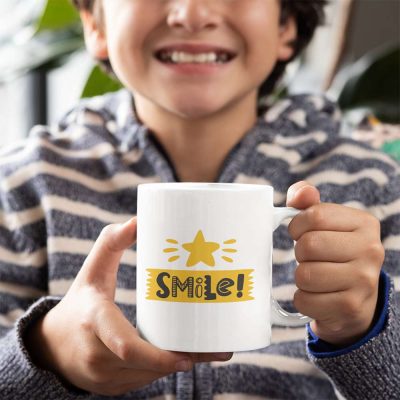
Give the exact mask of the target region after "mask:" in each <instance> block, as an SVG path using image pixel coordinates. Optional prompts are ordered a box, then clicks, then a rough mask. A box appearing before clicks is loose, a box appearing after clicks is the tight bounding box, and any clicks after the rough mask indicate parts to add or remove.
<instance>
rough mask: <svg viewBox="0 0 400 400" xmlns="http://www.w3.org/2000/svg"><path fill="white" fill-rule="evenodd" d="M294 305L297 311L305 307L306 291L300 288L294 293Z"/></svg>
mask: <svg viewBox="0 0 400 400" xmlns="http://www.w3.org/2000/svg"><path fill="white" fill-rule="evenodd" d="M293 305H294V307H295V308H296V310H297V311H300V312H301V311H302V310H303V308H304V292H303V291H302V290H300V289H298V290H296V291H295V292H294V295H293Z"/></svg>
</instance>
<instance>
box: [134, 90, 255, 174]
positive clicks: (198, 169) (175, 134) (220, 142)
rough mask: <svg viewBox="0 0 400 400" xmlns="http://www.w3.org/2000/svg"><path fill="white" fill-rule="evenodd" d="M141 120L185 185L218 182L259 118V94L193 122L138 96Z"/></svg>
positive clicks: (136, 101)
mask: <svg viewBox="0 0 400 400" xmlns="http://www.w3.org/2000/svg"><path fill="white" fill-rule="evenodd" d="M135 106H136V111H137V114H138V117H139V118H140V120H141V121H142V122H143V123H144V124H145V125H146V126H147V127H148V128H149V129H150V130H151V131H152V132H153V134H154V135H155V137H156V138H157V140H158V141H159V142H160V144H161V145H162V146H163V148H164V149H165V151H166V152H167V154H168V156H169V158H170V160H171V162H172V164H173V167H174V169H175V171H176V174H177V176H178V178H179V180H180V181H182V182H214V181H215V180H216V179H217V178H218V174H219V171H220V169H221V167H222V164H223V162H224V160H225V159H226V157H227V156H228V154H229V152H230V151H231V150H232V148H233V147H234V146H235V145H236V144H237V143H238V142H239V141H240V140H241V139H242V138H243V136H244V135H245V134H246V133H247V132H248V131H249V130H250V129H251V127H252V126H253V125H254V124H255V122H256V119H257V112H256V110H257V108H256V106H257V95H256V94H255V93H251V94H249V95H248V96H246V97H245V98H242V99H241V100H240V101H239V102H237V103H235V104H231V105H230V106H229V107H226V108H224V109H223V110H220V111H218V112H217V113H214V114H212V115H207V116H205V117H201V118H196V119H190V118H186V119H185V118H182V117H181V116H178V115H176V114H174V113H171V112H169V111H167V110H165V109H163V108H161V107H159V106H157V105H156V104H154V103H152V102H150V101H149V100H147V99H146V98H144V97H142V96H140V95H138V94H136V93H135Z"/></svg>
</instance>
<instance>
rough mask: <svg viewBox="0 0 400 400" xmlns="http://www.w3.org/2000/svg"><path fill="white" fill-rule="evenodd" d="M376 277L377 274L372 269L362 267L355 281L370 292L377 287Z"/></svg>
mask: <svg viewBox="0 0 400 400" xmlns="http://www.w3.org/2000/svg"><path fill="white" fill-rule="evenodd" d="M378 279H379V278H378V275H377V273H376V271H375V270H374V269H372V268H363V270H362V272H361V273H360V274H359V276H358V278H357V281H358V282H359V284H360V286H361V287H362V288H363V289H364V290H366V291H367V292H368V293H372V292H373V291H374V290H375V288H376V287H377V284H378Z"/></svg>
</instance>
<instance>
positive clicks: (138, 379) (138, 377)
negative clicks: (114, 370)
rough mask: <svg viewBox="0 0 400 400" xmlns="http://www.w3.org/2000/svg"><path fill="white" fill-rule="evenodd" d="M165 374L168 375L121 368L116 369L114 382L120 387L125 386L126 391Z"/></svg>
mask: <svg viewBox="0 0 400 400" xmlns="http://www.w3.org/2000/svg"><path fill="white" fill-rule="evenodd" d="M166 375H169V373H168V372H154V371H147V370H138V369H132V368H121V369H120V370H119V371H118V374H117V377H116V379H115V383H116V384H117V385H118V386H119V387H121V388H127V389H128V390H126V391H129V390H132V389H137V388H138V387H143V386H145V385H147V384H149V383H151V382H154V381H155V380H157V379H160V378H162V377H164V376H166ZM125 393H126V392H125Z"/></svg>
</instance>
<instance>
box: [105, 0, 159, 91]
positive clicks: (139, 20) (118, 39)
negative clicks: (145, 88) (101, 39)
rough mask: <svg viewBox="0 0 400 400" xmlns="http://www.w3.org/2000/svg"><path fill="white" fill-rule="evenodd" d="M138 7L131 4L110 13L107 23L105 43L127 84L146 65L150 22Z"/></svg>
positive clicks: (121, 77) (117, 71)
mask: <svg viewBox="0 0 400 400" xmlns="http://www.w3.org/2000/svg"><path fill="white" fill-rule="evenodd" d="M132 4H135V3H132ZM138 8H139V7H135V6H132V7H130V9H129V10H127V9H126V7H125V9H124V12H121V11H116V12H113V13H111V14H110V22H109V23H108V25H107V45H108V52H109V59H110V62H111V65H112V66H113V69H114V71H115V73H116V74H117V76H118V77H119V78H120V79H121V81H122V82H123V83H125V84H128V85H129V82H127V81H128V80H129V79H131V78H132V77H133V76H141V75H142V72H143V70H145V69H146V65H145V62H146V60H147V57H145V56H144V51H146V48H147V46H146V42H145V41H146V39H147V38H148V37H149V34H150V32H151V29H152V26H153V25H152V20H151V15H149V16H147V14H146V13H144V12H142V11H141V10H139V9H138ZM111 18H112V19H111Z"/></svg>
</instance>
